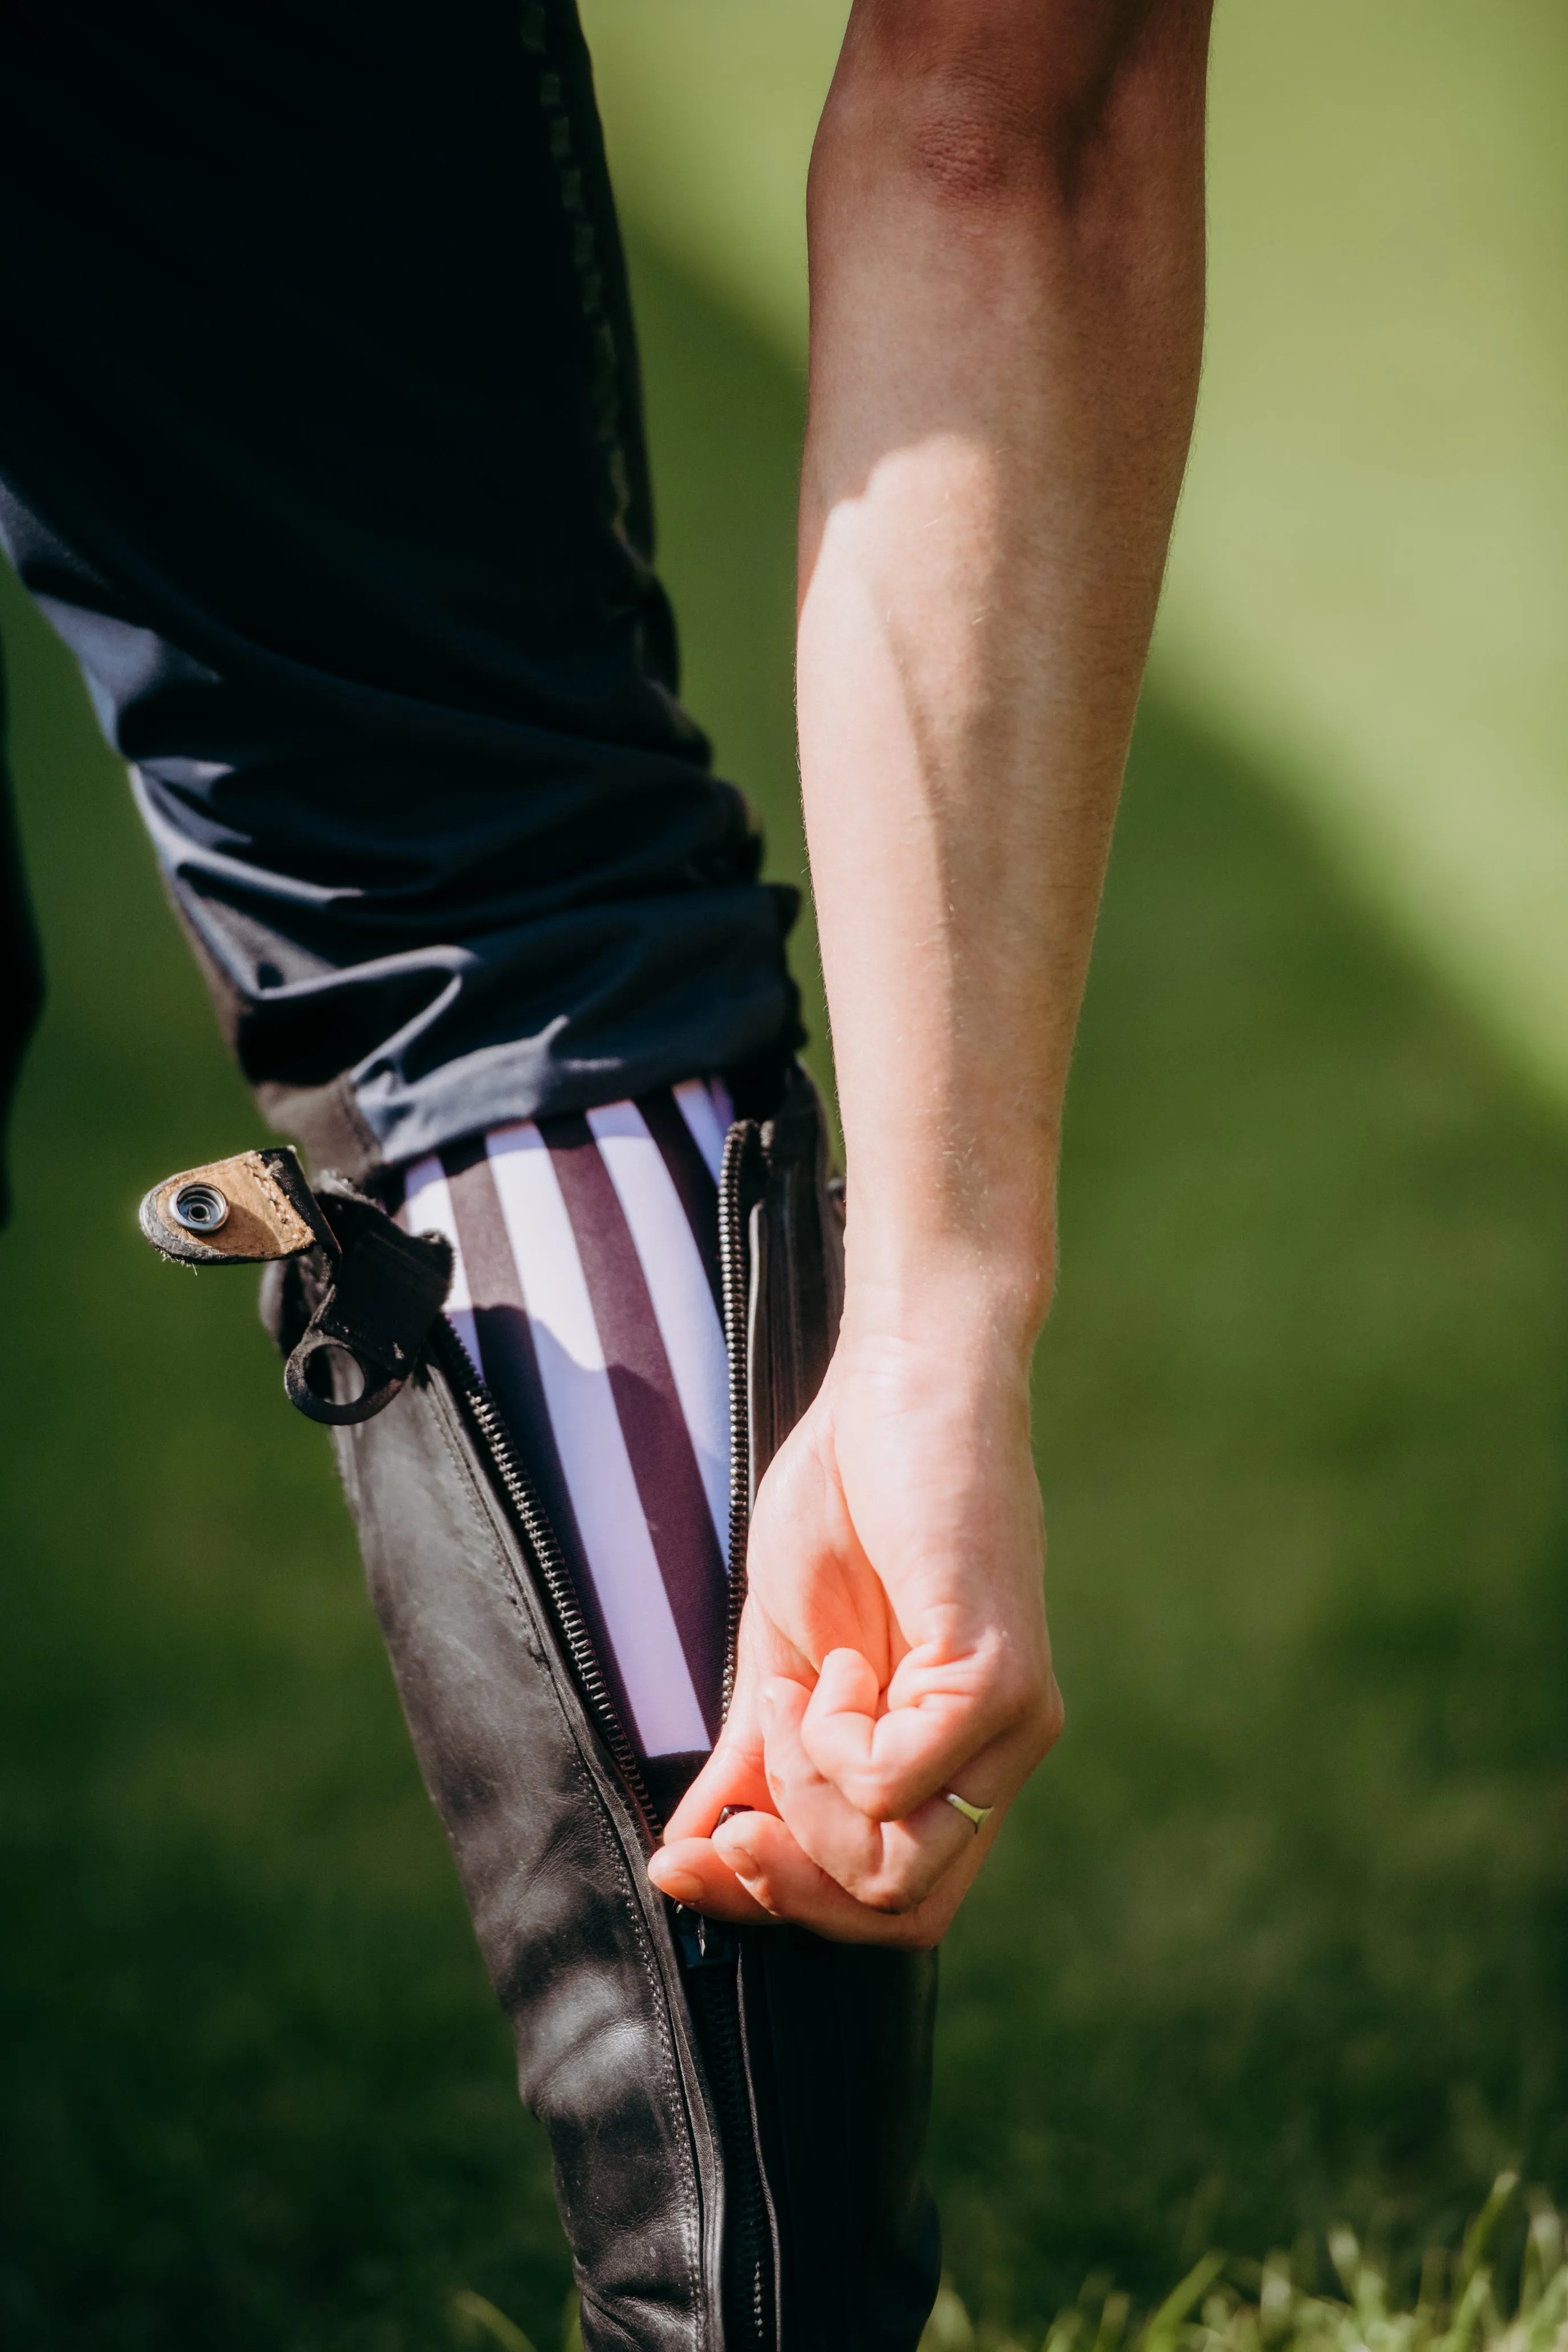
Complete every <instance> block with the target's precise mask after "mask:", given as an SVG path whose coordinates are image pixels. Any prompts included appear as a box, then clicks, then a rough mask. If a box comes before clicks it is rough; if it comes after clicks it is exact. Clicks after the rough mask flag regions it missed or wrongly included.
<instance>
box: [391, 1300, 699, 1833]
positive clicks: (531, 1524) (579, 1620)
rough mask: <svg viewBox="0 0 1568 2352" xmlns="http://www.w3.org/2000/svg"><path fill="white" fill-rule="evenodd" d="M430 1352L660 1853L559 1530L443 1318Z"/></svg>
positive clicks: (651, 1811) (656, 1826)
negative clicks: (481, 1454)
mask: <svg viewBox="0 0 1568 2352" xmlns="http://www.w3.org/2000/svg"><path fill="white" fill-rule="evenodd" d="M428 1344H429V1349H430V1353H431V1354H432V1355H433V1356H434V1357H435V1359H436V1360H437V1363H438V1364H439V1365H440V1367H441V1370H442V1371H443V1372H444V1373H445V1374H446V1376H447V1383H448V1385H449V1386H450V1388H451V1389H452V1391H453V1393H454V1394H455V1395H456V1397H457V1398H458V1402H459V1404H460V1405H461V1406H462V1407H463V1409H464V1411H465V1412H467V1415H468V1421H469V1423H470V1425H471V1427H472V1428H473V1430H474V1433H475V1434H476V1435H477V1436H478V1438H479V1442H480V1444H481V1445H482V1446H483V1448H484V1450H485V1452H486V1453H487V1454H489V1459H490V1462H491V1464H492V1465H493V1466H494V1469H495V1472H496V1475H497V1476H498V1477H499V1479H500V1484H501V1488H502V1491H503V1493H504V1494H505V1496H506V1499H507V1501H508V1502H509V1503H510V1506H511V1509H512V1514H513V1517H515V1518H516V1521H517V1524H518V1526H519V1528H521V1532H522V1535H523V1538H524V1540H525V1542H526V1544H527V1547H528V1550H529V1553H530V1555H531V1558H532V1559H533V1562H534V1565H535V1566H536V1567H537V1569H538V1570H539V1574H540V1579H541V1580H542V1584H543V1586H544V1597H545V1600H546V1601H547V1602H548V1604H549V1607H550V1612H551V1615H552V1617H553V1618H554V1620H555V1630H556V1632H557V1633H559V1635H560V1637H561V1639H562V1641H563V1643H564V1644H565V1648H566V1654H567V1656H568V1657H569V1658H570V1659H571V1661H572V1667H573V1671H574V1675H576V1679H577V1687H578V1689H579V1691H580V1692H581V1693H582V1696H583V1703H584V1706H586V1708H587V1710H588V1712H589V1714H590V1715H591V1716H592V1717H593V1718H594V1723H595V1727H596V1729H597V1731H598V1733H599V1736H600V1738H602V1739H603V1741H604V1743H605V1747H606V1748H608V1749H609V1751H610V1754H611V1756H612V1757H613V1759H615V1765H616V1770H617V1772H619V1774H620V1776H621V1778H622V1780H624V1781H625V1782H626V1790H627V1793H628V1795H629V1796H630V1797H631V1799H632V1801H633V1803H634V1804H635V1805H636V1806H637V1811H638V1812H639V1813H640V1814H641V1816H642V1820H643V1826H644V1827H645V1829H646V1830H647V1834H648V1840H649V1843H651V1844H653V1845H657V1844H658V1841H659V1839H660V1837H661V1836H662V1835H663V1833H664V1822H663V1821H662V1820H661V1818H660V1816H659V1812H658V1807H657V1806H656V1805H655V1803H654V1801H653V1799H652V1797H651V1796H650V1795H649V1793H648V1787H647V1781H646V1780H644V1779H643V1774H642V1766H641V1764H640V1763H639V1761H638V1759H637V1749H636V1748H635V1747H634V1746H633V1745H632V1742H631V1740H630V1738H628V1737H627V1735H626V1726H625V1725H624V1724H623V1723H622V1721H621V1718H620V1716H619V1714H618V1713H617V1711H616V1703H615V1700H614V1699H613V1698H612V1697H611V1696H610V1690H609V1685H608V1684H607V1683H606V1682H605V1676H604V1672H603V1669H602V1668H601V1666H600V1664H599V1660H598V1655H597V1654H596V1652H595V1648H594V1642H593V1636H592V1634H591V1633H589V1630H588V1622H587V1619H586V1618H585V1617H584V1614H583V1606H582V1603H581V1601H579V1600H578V1598H577V1592H576V1588H575V1586H574V1584H573V1581H572V1578H571V1575H570V1572H569V1571H568V1570H567V1566H566V1562H565V1560H564V1559H563V1556H562V1551H561V1546H560V1544H559V1543H558V1542H557V1541H556V1538H555V1530H554V1528H552V1526H551V1524H550V1517H549V1514H548V1512H547V1511H546V1510H545V1508H544V1506H543V1504H542V1502H541V1501H540V1499H539V1490H538V1488H537V1487H536V1486H534V1483H533V1481H532V1479H531V1477H530V1476H529V1475H528V1472H527V1471H526V1470H525V1469H524V1467H523V1465H522V1464H521V1462H520V1461H519V1459H518V1456H517V1451H516V1449H515V1447H514V1446H513V1444H512V1442H511V1438H510V1433H509V1432H508V1430H507V1426H506V1423H504V1422H503V1421H502V1419H501V1417H500V1412H498V1411H497V1409H496V1402H495V1399H494V1398H493V1397H492V1396H491V1394H490V1392H489V1389H488V1388H487V1387H486V1386H485V1384H484V1381H482V1380H481V1379H480V1377H479V1372H478V1371H477V1370H475V1367H474V1361H473V1359H472V1357H471V1356H470V1355H469V1354H468V1349H466V1348H465V1347H464V1345H463V1343H462V1341H461V1339H459V1338H458V1334H457V1332H456V1331H455V1330H454V1329H453V1328H452V1326H451V1324H450V1323H449V1322H448V1321H447V1318H446V1317H445V1316H444V1315H440V1316H437V1318H436V1321H435V1322H434V1324H433V1325H432V1326H431V1329H430V1338H429V1342H428Z"/></svg>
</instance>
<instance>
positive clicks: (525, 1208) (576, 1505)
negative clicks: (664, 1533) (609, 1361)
mask: <svg viewBox="0 0 1568 2352" xmlns="http://www.w3.org/2000/svg"><path fill="white" fill-rule="evenodd" d="M485 1148H486V1150H488V1151H489V1157H490V1167H491V1169H492V1171H493V1172H494V1175H495V1181H496V1192H497V1193H498V1195H499V1196H500V1205H501V1214H502V1216H503V1217H504V1218H505V1220H506V1230H507V1237H508V1239H509V1241H510V1244H511V1254H512V1257H513V1259H514V1261H515V1263H516V1265H517V1274H518V1280H519V1282H520V1284H521V1288H522V1296H523V1301H524V1304H525V1305H526V1307H527V1308H528V1317H529V1321H530V1323H531V1326H532V1330H533V1346H534V1352H535V1354H536V1356H537V1357H538V1360H539V1377H540V1381H541V1383H542V1387H543V1390H544V1402H545V1407H546V1410H547V1411H548V1412H549V1414H550V1426H551V1429H552V1432H553V1433H554V1437H555V1450H556V1453H557V1454H558V1455H559V1457H560V1461H561V1468H562V1472H563V1475H564V1477H565V1480H566V1486H567V1490H568V1492H569V1493H570V1495H571V1497H572V1508H573V1512H574V1516H575V1517H576V1521H577V1531H578V1533H579V1535H580V1536H581V1537H582V1538H583V1549H584V1552H585V1553H586V1554H587V1559H588V1568H589V1572H590V1574H591V1575H592V1577H593V1579H594V1590H595V1592H596V1593H597V1594H598V1597H599V1607H600V1609H601V1610H602V1611H603V1612H604V1619H605V1630H606V1632H607V1633H608V1634H609V1639H610V1646H611V1647H612V1649H613V1650H614V1652H615V1654H616V1664H617V1665H618V1666H619V1668H620V1671H621V1681H622V1683H623V1685H625V1688H626V1697H627V1699H628V1700H629V1701H630V1703H631V1710H632V1713H633V1715H634V1717H636V1719H637V1738H638V1739H639V1740H640V1742H641V1744H642V1749H643V1753H644V1755H645V1756H668V1755H672V1754H678V1753H679V1752H680V1751H681V1750H683V1749H689V1748H706V1747H707V1745H708V1729H707V1726H706V1725H705V1724H704V1722H703V1720H702V1710H701V1708H700V1706H698V1704H697V1693H696V1692H695V1690H694V1689H693V1688H692V1685H691V1675H690V1671H689V1668H688V1666H687V1664H686V1653H685V1652H684V1651H683V1650H682V1648H681V1646H680V1635H679V1633H678V1632H677V1630H676V1624H675V1619H674V1617H673V1615H672V1614H671V1612H670V1606H669V1596H668V1593H667V1592H666V1591H665V1589H664V1579H663V1577H662V1576H660V1574H659V1572H658V1558H657V1557H656V1555H655V1552H654V1549H653V1538H652V1537H651V1536H650V1535H649V1534H648V1530H647V1519H646V1518H645V1517H643V1508H642V1501H641V1498H640V1496H638V1494H637V1480H636V1479H635V1477H634V1476H633V1475H632V1465H631V1461H630V1458H629V1456H628V1455H627V1453H626V1439H625V1437H624V1436H623V1435H622V1433H621V1423H620V1416H619V1414H618V1413H617V1412H616V1400H615V1394H614V1391H612V1389H611V1387H610V1381H609V1375H608V1373H607V1372H606V1370H605V1351H604V1349H603V1348H602V1346H601V1345H600V1341H599V1332H598V1326H597V1325H596V1324H595V1320H594V1306H593V1301H592V1299H591V1298H590V1297H589V1295H588V1285H587V1282H586V1280H585V1278H584V1273H583V1265H582V1260H581V1259H580V1258H579V1257H578V1255H577V1243H576V1237H575V1235H574V1234H573V1231H572V1220H571V1218H570V1216H569V1215H568V1213H567V1210H566V1203H565V1202H564V1201H563V1198H562V1196H561V1187H560V1185H559V1183H558V1182H557V1181H556V1177H555V1171H554V1169H553V1168H552V1165H551V1161H550V1153H549V1150H547V1148H546V1146H545V1143H544V1139H543V1138H542V1136H541V1134H540V1132H539V1129H537V1128H536V1127H534V1126H533V1125H532V1124H531V1122H529V1121H523V1122H521V1123H520V1124H518V1125H515V1126H511V1127H498V1128H492V1129H491V1130H490V1132H489V1135H488V1136H487V1137H486V1139H485Z"/></svg>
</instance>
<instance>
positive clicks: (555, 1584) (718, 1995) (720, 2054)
mask: <svg viewBox="0 0 1568 2352" xmlns="http://www.w3.org/2000/svg"><path fill="white" fill-rule="evenodd" d="M760 1134H761V1130H760V1129H759V1128H758V1126H757V1123H756V1121H755V1120H754V1119H738V1120H737V1121H736V1122H735V1124H734V1126H733V1127H731V1129H730V1132H729V1134H728V1136H727V1137H726V1138H725V1141H724V1159H723V1164H722V1166H721V1171H720V1176H719V1271H720V1285H721V1291H720V1295H721V1299H722V1302H723V1309H724V1318H723V1319H724V1345H725V1351H726V1354H727V1356H728V1358H729V1372H730V1581H729V1592H728V1607H727V1623H726V1628H725V1643H724V1696H723V1707H724V1712H725V1714H728V1713H729V1710H730V1701H731V1696H733V1693H734V1687H735V1661H736V1652H737V1647H738V1643H739V1639H740V1629H741V1612H742V1609H743V1608H744V1607H745V1601H746V1539H747V1536H748V1533H749V1530H750V1523H751V1425H750V1418H749V1413H748V1406H747V1360H746V1357H747V1349H746V1339H747V1333H746V1319H747V1306H748V1299H747V1286H746V1237H745V1223H744V1219H743V1217H742V1198H743V1186H744V1177H745V1165H746V1159H747V1155H748V1154H749V1153H750V1152H751V1151H752V1150H754V1149H755V1148H756V1145H757V1142H758V1139H759V1138H760ZM428 1344H429V1347H430V1351H431V1353H432V1354H433V1355H434V1356H435V1357H436V1358H437V1360H438V1362H439V1363H440V1366H441V1369H442V1370H443V1371H444V1372H445V1373H446V1375H447V1380H448V1381H449V1382H450V1383H451V1385H452V1388H453V1390H454V1391H455V1392H456V1393H457V1394H458V1396H459V1397H460V1399H461V1401H462V1402H463V1404H464V1406H465V1408H466V1409H467V1412H468V1417H469V1419H470V1421H471V1422H472V1423H473V1425H474V1428H475V1430H476V1431H477V1433H478V1434H479V1438H480V1439H481V1441H482V1443H483V1444H484V1446H485V1448H486V1450H487V1452H488V1453H489V1457H490V1460H491V1462H492V1464H493V1465H494V1467H495V1471H496V1475H497V1476H498V1477H499V1478H500V1482H501V1486H502V1487H503V1488H504V1490H505V1493H506V1498H507V1500H508V1502H509V1503H510V1506H511V1509H512V1512H513V1515H514V1517H515V1518H516V1520H517V1523H518V1525H519V1527H520V1528H521V1531H522V1534H523V1536H524V1538H525V1539H526V1541H527V1544H528V1547H529V1550H530V1552H531V1555H532V1559H533V1562H534V1565H535V1567H536V1568H537V1569H538V1571H539V1575H540V1579H541V1581H542V1584H543V1586H544V1591H545V1595H546V1598H547V1599H548V1601H549V1603H550V1608H551V1612H552V1616H553V1617H554V1620H555V1624H556V1628H557V1631H558V1632H559V1633H560V1635H561V1638H562V1640H563V1643H565V1645H566V1649H567V1652H568V1654H569V1655H570V1657H571V1660H572V1665H573V1670H574V1674H575V1676H576V1680H577V1686H578V1689H579V1690H580V1691H581V1693H582V1696H583V1701H584V1706H586V1707H587V1709H588V1711H589V1714H590V1715H591V1716H592V1717H593V1718H594V1721H595V1725H596V1726H597V1727H598V1730H599V1733H600V1736H601V1737H602V1738H603V1739H604V1742H605V1746H606V1748H608V1749H609V1751H610V1754H611V1756H612V1757H613V1758H614V1759H615V1763H616V1769H617V1770H618V1771H619V1773H620V1775H621V1778H622V1780H624V1781H625V1783H626V1788H627V1790H628V1791H629V1793H630V1795H631V1796H632V1798H633V1800H634V1801H635V1802H636V1804H637V1809H638V1811H640V1813H641V1814H642V1817H643V1821H644V1823H645V1825H646V1827H647V1832H648V1834H649V1837H650V1839H651V1840H652V1842H653V1843H655V1844H656V1845H657V1844H658V1840H659V1838H660V1836H661V1835H662V1833H663V1829H664V1823H663V1820H662V1818H661V1816H660V1814H659V1811H658V1807H657V1806H656V1805H655V1803H654V1801H653V1798H652V1796H651V1795H650V1794H649V1791H648V1787H647V1781H646V1780H644V1778H643V1774H642V1767H641V1765H640V1763H639V1761H638V1759H637V1750H636V1748H634V1747H633V1745H632V1742H631V1740H630V1739H629V1738H627V1736H626V1728H625V1727H624V1725H623V1724H622V1722H621V1719H620V1715H619V1713H618V1711H617V1709H616V1703H615V1700H614V1698H613V1697H612V1696H611V1694H610V1689H609V1685H608V1684H607V1683H606V1682H605V1675H604V1670H603V1668H602V1667H601V1666H600V1664H599V1659H598V1654H597V1652H596V1651H595V1647H594V1643H593V1638H592V1636H591V1634H590V1633H589V1631H588V1626H587V1622H586V1620H585V1619H584V1615H583V1610H582V1605H581V1603H580V1602H579V1601H578V1598H577V1594H576V1590H575V1588H574V1584H573V1581H572V1577H571V1573H570V1571H569V1570H568V1569H567V1566H566V1562H565V1559H563V1555H562V1551H561V1546H560V1544H559V1542H558V1541H557V1539H556V1535H555V1530H554V1528H552V1526H551V1524H550V1517H549V1514H548V1512H547V1511H546V1510H545V1508H544V1505H543V1503H542V1501H541V1499H540V1496H539V1491H538V1489H537V1487H536V1486H534V1484H533V1481H532V1479H531V1477H530V1476H529V1475H528V1472H527V1470H526V1469H525V1468H524V1466H523V1465H522V1463H521V1461H520V1460H519V1458H518V1455H517V1453H516V1450H515V1448H514V1447H513V1445H512V1442H511V1438H510V1433H509V1432H508V1429H507V1426H506V1423H505V1422H504V1421H503V1420H502V1418H501V1415H500V1411H499V1410H498V1408H497V1405H496V1402H495V1399H494V1398H493V1397H492V1396H491V1394H490V1392H489V1389H488V1388H487V1387H486V1386H485V1383H484V1381H483V1380H482V1379H481V1377H480V1375H479V1370H477V1368H476V1366H475V1364H474V1361H473V1359H472V1357H471V1356H470V1355H469V1354H468V1349H467V1348H465V1346H464V1345H463V1342H462V1339H460V1338H459V1336H458V1332H457V1330H456V1329H455V1328H454V1327H453V1326H452V1324H451V1323H449V1322H448V1321H447V1318H446V1317H445V1316H444V1315H442V1316H437V1319H436V1321H435V1323H434V1324H433V1325H432V1327H431V1331H430V1339H429V1343H428ZM723 1974H724V1978H725V1979H726V1981H725V1982H724V1983H722V1984H720V1983H717V1982H712V1981H711V1980H710V1978H709V1976H708V1974H707V1972H706V1971H703V1970H698V1971H695V1972H694V1973H693V1974H692V1975H691V1976H689V1978H688V1979H687V1982H688V1990H689V1995H690V1996H691V1997H693V1998H694V1999H695V2000H696V2001H698V2002H700V2005H701V2007H702V2009H703V2011H704V2014H705V2017H706V2019H707V2021H708V2024H709V2032H708V2034H707V2035H706V2036H705V2037H704V2039H705V2041H706V2042H707V2055H708V2061H709V2071H710V2081H712V2088H713V2091H714V2094H715V2104H716V2105H718V2106H719V2108H720V2110H721V2116H720V2138H721V2144H722V2145H723V2147H724V2148H725V2150H726V2152H727V2154H728V2156H729V2159H730V2162H729V2167H728V2170H729V2192H730V2195H731V2199H732V2200H733V2206H732V2209H731V2221H730V2223H729V2225H728V2227H727V2231H726V2235H727V2236H728V2235H729V2231H730V2230H732V2231H733V2233H734V2234H733V2236H732V2238H731V2239H730V2243H731V2247H732V2248H733V2249H734V2256H736V2257H738V2259H734V2258H733V2257H732V2258H731V2259H732V2260H733V2268H732V2269H731V2264H730V2263H726V2264H725V2268H726V2271H727V2272H728V2273H729V2282H727V2286H726V2295H725V2300H726V2301H728V2299H729V2294H730V2293H731V2292H733V2291H734V2289H735V2288H736V2287H738V2288H740V2290H741V2294H742V2295H743V2297H744V2304H745V2310H744V2321H745V2323H746V2324H747V2325H748V2326H749V2328H750V2332H751V2338H752V2345H753V2346H754V2347H757V2352H766V2347H772V2346H773V2341H774V2336H773V2261H772V2250H773V2239H772V2231H771V2230H770V2227H769V2223H768V2209H767V2191H766V2189H765V2188H764V2186H763V2172H762V2159H761V2154H760V2151H759V2150H758V2147H757V2144H756V2131H755V2126H754V2124H753V2121H752V2102H751V2093H750V2090H749V2088H748V2085H747V2080H746V2061H745V2053H744V2048H743V2044H742V2028H741V2007H740V1985H739V1981H738V1979H737V1977H736V1976H735V1975H734V1974H733V1973H732V1972H731V1969H725V1970H724V1971H723ZM714 2077H717V2078H718V2079H717V2080H713V2078H714ZM737 2191H739V2192H740V2193H739V2194H738V2195H737V2194H736V2192H737ZM736 2272H739V2273H741V2276H740V2277H739V2278H736V2277H735V2273H736ZM741 2316H742V2315H740V2314H735V2317H737V2318H740V2317H741ZM737 2352H739V2347H737Z"/></svg>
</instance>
